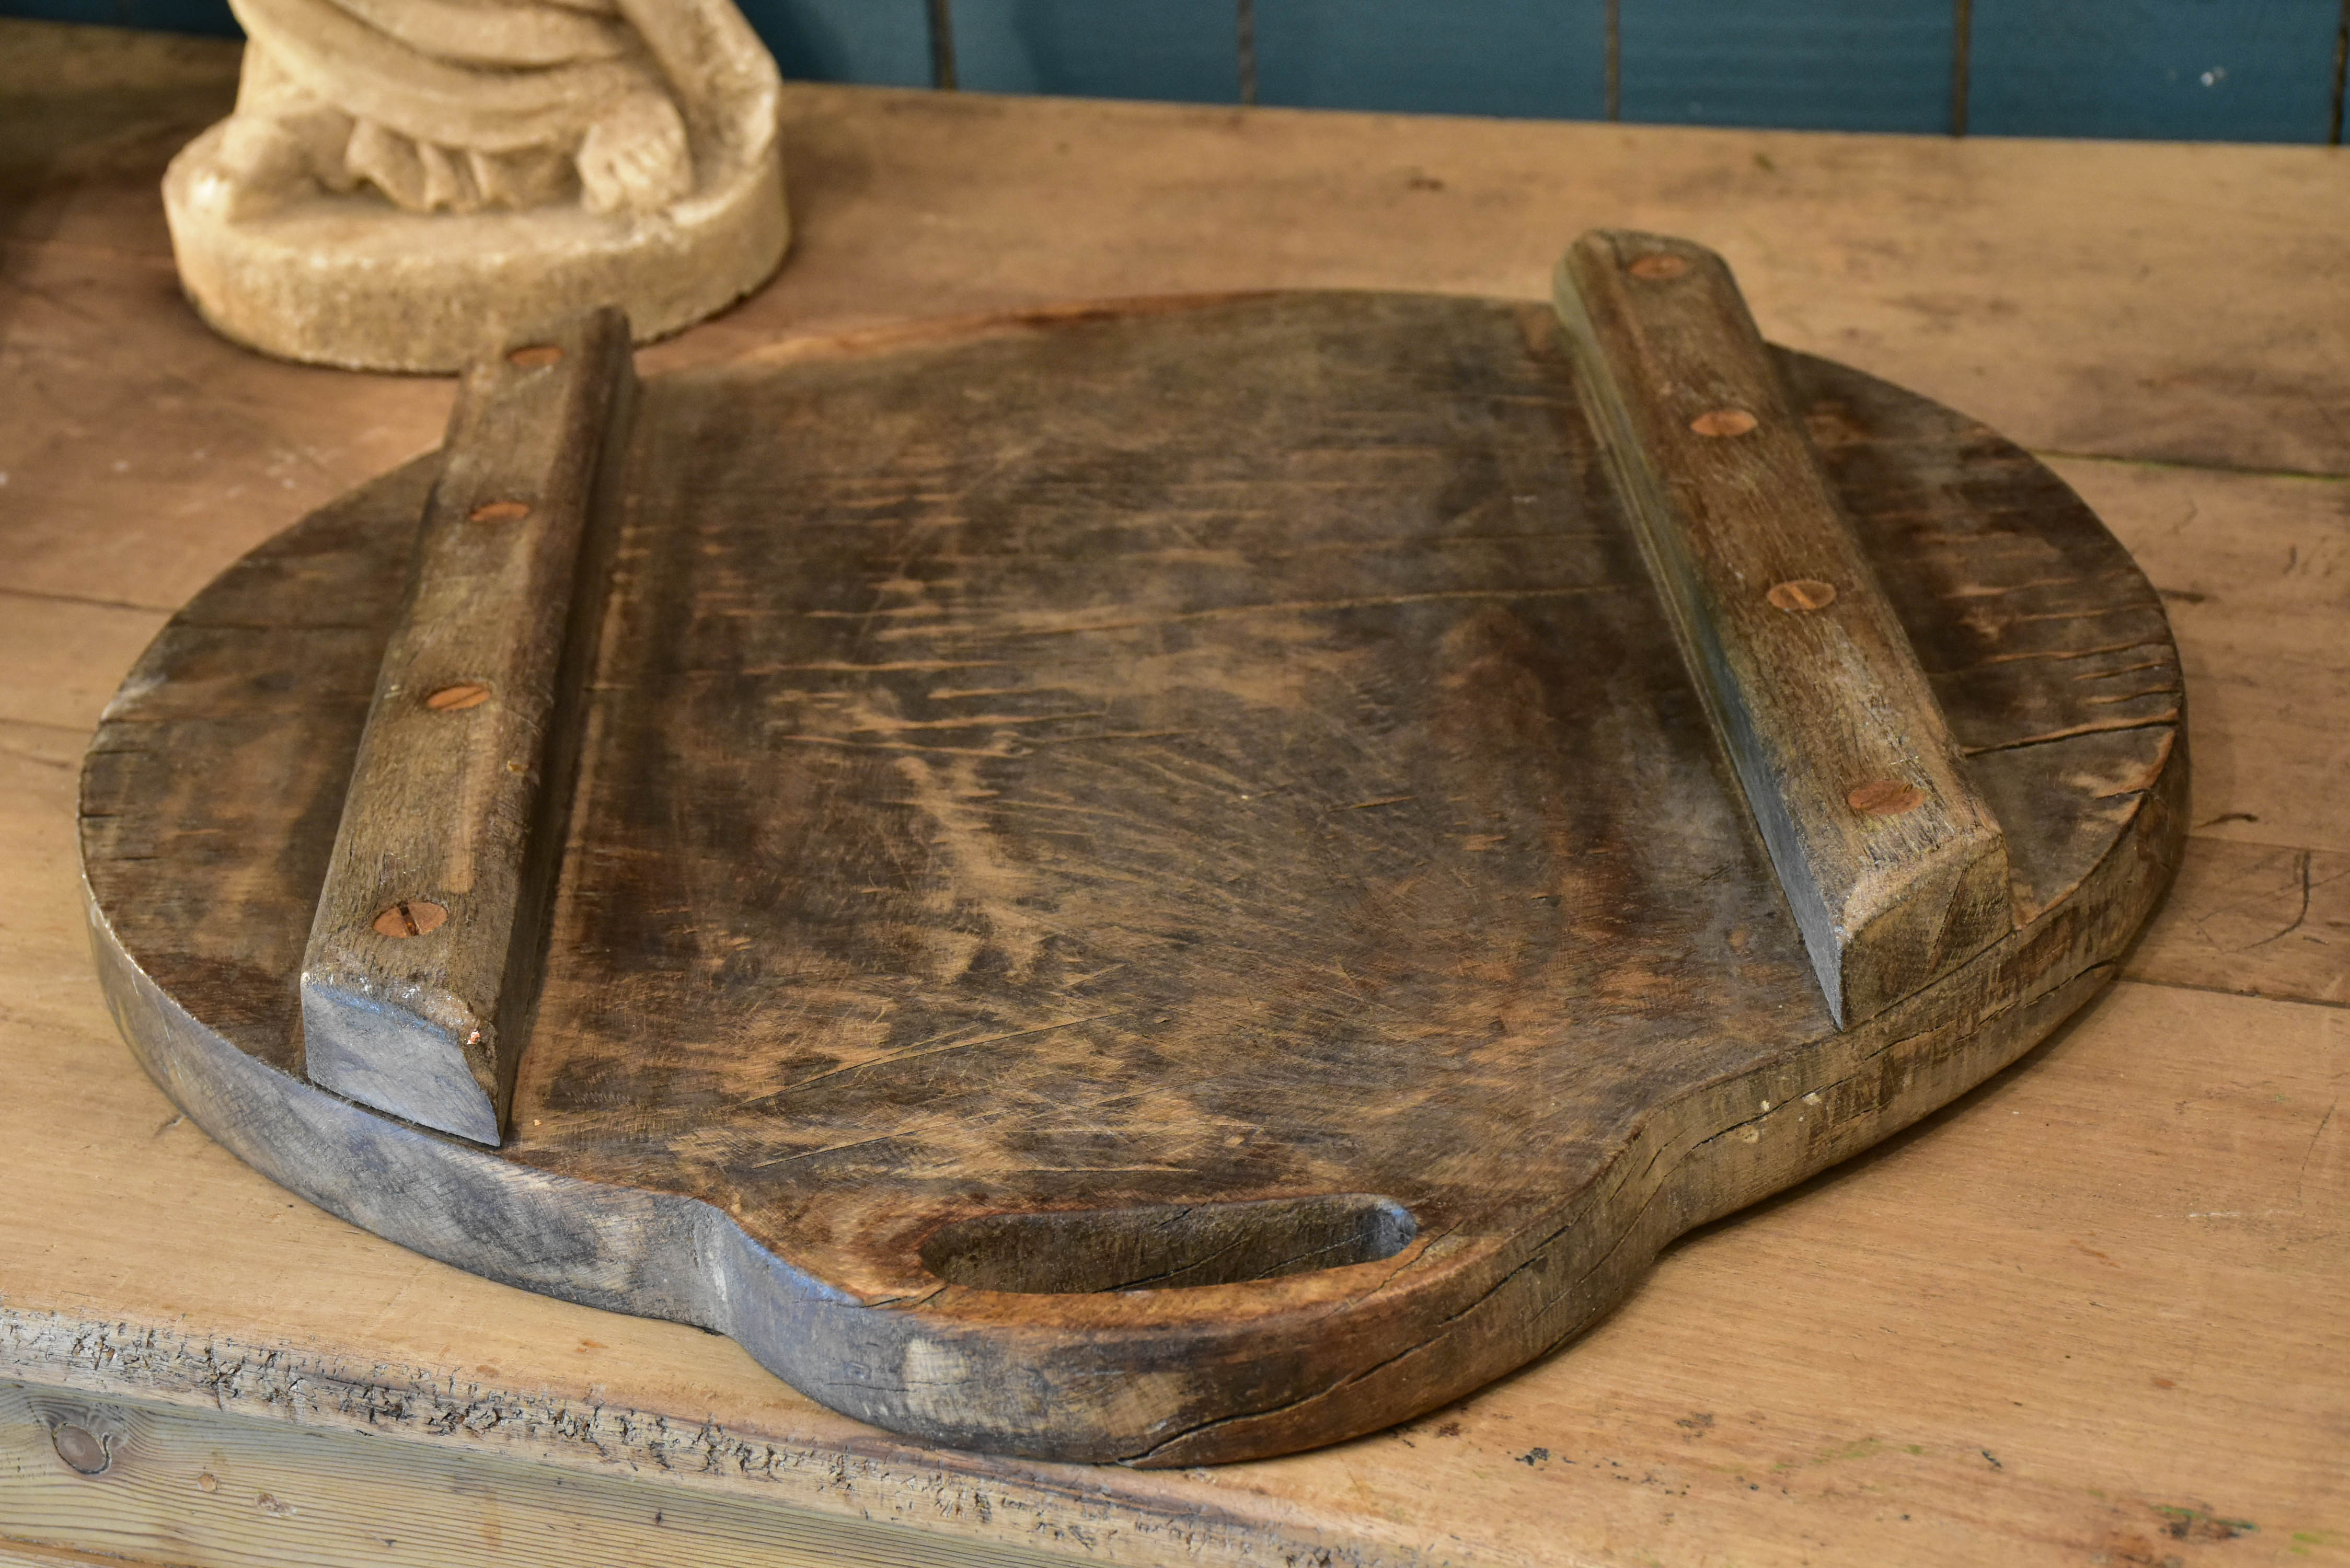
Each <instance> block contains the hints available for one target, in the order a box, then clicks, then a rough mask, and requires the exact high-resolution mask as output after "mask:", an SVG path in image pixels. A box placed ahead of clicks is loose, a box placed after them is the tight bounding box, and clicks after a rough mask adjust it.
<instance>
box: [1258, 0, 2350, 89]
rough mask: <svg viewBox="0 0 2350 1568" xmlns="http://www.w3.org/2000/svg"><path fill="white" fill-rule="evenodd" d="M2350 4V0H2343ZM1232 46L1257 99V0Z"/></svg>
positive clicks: (2344, 2)
mask: <svg viewBox="0 0 2350 1568" xmlns="http://www.w3.org/2000/svg"><path fill="white" fill-rule="evenodd" d="M2343 4H2345V5H2350V0H2343ZM1232 47H1233V53H1234V55H1235V57H1236V63H1237V64H1238V66H1239V68H1240V78H1241V101H1242V102H1243V103H1254V102H1255V101H1256V0H1232Z"/></svg>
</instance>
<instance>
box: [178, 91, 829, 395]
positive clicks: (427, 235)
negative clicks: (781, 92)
mask: <svg viewBox="0 0 2350 1568" xmlns="http://www.w3.org/2000/svg"><path fill="white" fill-rule="evenodd" d="M222 135H223V127H222V126H219V125H215V126H213V128H212V129H211V130H207V131H205V132H204V133H203V135H202V136H199V137H198V138H196V140H193V141H192V142H190V143H189V144H188V145H187V146H186V147H185V148H184V149H182V151H181V152H180V155H179V156H178V157H177V158H175V159H173V160H172V166H171V169H170V170H169V171H167V172H166V173H165V174H164V176H163V209H164V212H165V213H166V215H167V216H168V217H169V219H170V221H171V225H172V252H173V254H174V255H175V256H176V257H177V258H178V261H179V265H180V282H181V286H182V287H183V288H185V289H186V290H187V294H188V297H189V298H190V299H191V300H192V301H193V302H194V303H195V306H196V309H197V310H198V311H199V312H201V313H202V314H203V317H204V319H205V320H206V321H208V322H210V323H211V324H212V325H213V327H215V328H216V329H218V330H219V331H220V332H221V333H223V334H224V336H226V337H232V338H234V339H235V340H236V341H237V342H239V343H243V344H245V345H247V346H249V347H251V348H258V349H260V350H261V351H262V352H264V353H265V354H276V355H278V356H281V357H282V358H288V359H301V360H307V361H309V362H311V363H313V364H320V365H339V366H342V367H344V368H345V369H354V370H427V371H445V370H454V369H458V368H459V367H461V366H463V364H464V363H465V362H466V361H468V360H469V359H472V358H475V357H476V356H477V355H479V354H481V353H482V352H483V351H484V345H485V344H488V343H490V342H491V341H492V340H493V339H494V338H495V337H497V336H498V334H499V332H500V330H501V328H502V327H516V326H523V325H526V324H529V323H532V322H536V321H542V320H546V319H549V318H551V317H556V316H561V315H564V314H567V313H568V312H571V311H574V310H585V309H589V308H592V307H594V306H600V305H618V306H620V307H621V308H622V309H624V310H626V311H627V312H628V313H629V323H630V325H631V327H632V328H633V329H634V331H635V334H636V337H637V340H638V341H639V342H643V341H646V340H647V339H650V338H654V337H661V336H663V335H665V334H668V333H671V332H675V331H677V330H678V329H680V328H681V327H687V326H690V325H691V324H692V323H694V322H696V321H699V320H701V319H702V317H706V316H709V315H712V314H713V313H714V312H716V311H720V310H723V309H724V308H725V307H726V306H729V305H731V304H733V302H734V301H735V300H738V299H740V298H742V297H743V296H744V295H746V294H748V293H750V292H751V291H752V290H753V289H754V288H756V287H758V286H759V285H760V284H762V283H764V282H765V281H766V279H767V277H768V276H769V275H771V274H772V273H774V271H775V267H776V265H778V264H779V263H781V262H782V260H783V258H784V252H785V249H786V248H787V247H788V246H789V244H790V243H791V220H790V218H789V216H788V215H787V213H786V212H785V204H784V176H783V164H782V161H781V158H780V155H779V153H778V152H777V151H776V150H775V148H774V147H773V146H772V145H771V146H770V147H769V148H768V149H767V151H766V153H765V155H764V158H762V159H761V160H760V161H757V162H755V163H754V164H750V165H747V166H743V167H737V168H733V169H730V170H727V171H723V173H722V174H721V175H720V176H719V177H718V178H717V179H715V180H713V181H712V182H711V184H710V185H708V186H707V187H706V188H704V189H702V190H701V191H697V192H695V193H694V194H692V195H691V196H689V197H687V198H686V199H685V200H683V201H681V202H677V203H675V204H674V205H672V206H671V207H669V208H667V209H665V210H664V211H662V212H660V213H650V214H642V215H638V214H613V215H599V214H598V213H590V212H588V211H587V210H586V209H584V208H582V207H579V206H577V205H565V206H553V207H538V208H533V209H531V210H529V211H526V212H519V213H515V212H502V211H501V212H487V213H410V212H404V211H402V210H400V208H398V207H395V206H393V205H391V204H390V202H386V201H385V200H383V199H382V198H381V197H380V196H377V195H375V194H373V193H372V192H358V193H355V194H352V195H348V196H338V195H332V194H328V193H326V192H318V193H316V194H312V195H307V196H303V197H300V198H297V199H295V200H293V201H290V202H286V204H285V205H283V206H281V207H278V208H276V209H275V210H273V211H271V212H268V213H263V214H261V215H258V216H251V217H236V218H232V217H229V216H227V215H226V208H227V205H228V204H227V203H226V202H224V201H223V200H222V199H221V196H222V192H221V191H220V189H219V176H218V175H217V174H216V173H215V172H213V171H214V170H215V169H216V168H217V166H218V165H217V158H216V150H217V148H218V146H219V144H220V140H221V138H222Z"/></svg>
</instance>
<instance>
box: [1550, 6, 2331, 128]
mask: <svg viewBox="0 0 2350 1568" xmlns="http://www.w3.org/2000/svg"><path fill="white" fill-rule="evenodd" d="M2343 4H2344V5H2350V0H2343ZM1585 79H1586V80H1588V79H1589V78H1585ZM1607 118H1608V119H1623V118H1624V0H1607Z"/></svg>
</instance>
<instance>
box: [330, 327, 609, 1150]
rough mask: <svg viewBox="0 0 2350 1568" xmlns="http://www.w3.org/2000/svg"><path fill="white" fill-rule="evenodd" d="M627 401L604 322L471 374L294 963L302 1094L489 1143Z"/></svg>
mask: <svg viewBox="0 0 2350 1568" xmlns="http://www.w3.org/2000/svg"><path fill="white" fill-rule="evenodd" d="M632 386H633V381H632V379H631V372H630V365H629V324H628V318H627V317H625V316H623V315H621V314H620V313H619V311H617V310H609V309H607V310H599V311H595V312H591V313H588V314H585V315H581V316H576V317H570V318H568V319H567V320H566V321H565V322H563V323H562V324H560V325H559V326H557V327H554V328H553V329H551V330H548V331H545V332H539V333H534V334H530V335H528V336H525V337H518V338H516V339H515V341H513V342H510V343H508V344H506V345H505V346H504V348H501V350H500V351H499V352H497V353H496V354H494V355H493V356H491V357H489V358H485V359H484V360H482V361H481V362H479V363H477V364H476V365H474V366H473V368H472V369H470V370H468V371H467V373H466V375H465V378H464V379H463V384H462V386H461V388H460V389H459V393H458V397H457V404H456V410H455V411H454V413H453V414H452V416H451V420H450V424H449V436H448V441H447V442H446V444H445V446H444V447H443V449H442V450H443V452H444V454H445V456H444V460H443V467H442V473H441V478H440V481H439V483H438V484H437V485H436V486H435V487H434V489H433V491H432V498H431V500H430V501H429V502H428V503H427V504H426V507H425V514H424V518H423V524H422V529H421V533H420V535H419V536H418V543H417V553H416V559H415V566H414V576H413V580H412V582H411V587H410V593H409V599H408V603H407V606H406V607H405V608H404V610H403V611H402V613H401V615H400V620H399V623H398V624H397V625H396V626H395V627H394V628H393V630H392V634H391V637H390V641H389V643H388V644H387V645H386V647H385V649H384V657H383V665H382V669H381V670H380V674H379V676H378V679H377V684H376V692H375V701H374V706H373V707H372V708H371V709H370V710H369V714H368V722H367V729H366V732H365V733H364V735H363V736H362V738H361V740H360V742H359V756H358V760H357V763H356V764H355V766H354V768H353V770H352V774H351V781H350V784H349V786H348V791H347V793H346V794H345V796H344V800H343V816H342V826H341V828H340V830H339V831H338V834H337V835H336V838H335V850H334V857H333V859H332V860H331V862H330V863H329V866H328V873H327V880H326V885H325V887H324V888H323V889H322V890H321V891H320V893H319V896H318V908H317V919H316V921H315V923H314V924H313V926H312V928H311V931H310V940H309V945H308V948H307V950H306V951H305V953H304V955H303V961H302V1027H303V1035H304V1070H305V1072H306V1073H307V1075H308V1076H309V1078H310V1081H311V1082H313V1083H315V1084H317V1085H319V1086H320V1087H322V1088H326V1089H329V1090H332V1091H333V1092H335V1093H337V1094H339V1095H344V1096H348V1097H349V1098H351V1099H354V1100H358V1101H360V1102H361V1103H363V1104H366V1105H369V1106H375V1107H376V1108H378V1109H380V1110H384V1111H389V1112H390V1113H392V1114H393V1115H395V1116H402V1117H405V1118H406V1119H408V1120H410V1121H412V1122H418V1123H421V1124H422V1125H423V1126H426V1127H435V1128H438V1129H440V1130H442V1131H443V1132H450V1133H455V1134H457V1135H459V1136H461V1137H468V1138H472V1139H474V1140H475V1141H477V1142H481V1143H487V1144H495V1143H496V1142H498V1141H499V1137H500V1131H501V1128H502V1127H503V1125H504V1119H505V1115H506V1108H507V1104H508V1101H509V1099H510V1097H511V1095H512V1093H513V1087H514V1077H515V1064H516V1062H517V1060H518V1059H519V1056H520V1053H521V1049H522V1044H523V1036H524V1034H525V1032H526V1025H527V1022H528V1018H529V1015H530V1012H531V1007H532V1003H533V1002H534V1000H535V997H536V991H537V986H538V979H539V968H540V964H541V962H542V960H543V953H542V948H543V946H544V943H545V940H546V906H547V902H548V900H549V899H550V898H552V896H553V887H554V880H555V873H556V862H557V860H558V858H559V856H560V852H561V848H562V843H561V840H562V826H563V818H564V817H565V815H567V797H568V793H569V784H570V779H571V775H572V773H573V771H574V761H575V757H576V740H575V734H576V730H577V714H576V711H575V709H576V707H577V696H578V693H579V691H580V689H581V687H582V685H583V679H582V670H583V668H584V664H585V661H586V660H587V658H588V657H589V656H590V654H591V653H592V649H591V648H590V646H589V644H590V643H591V642H592V640H593V633H594V613H593V612H594V608H595V607H596V605H597V604H598V602H599V601H600V597H601V596H600V585H599V583H598V582H596V581H591V580H588V579H592V578H595V577H597V576H598V574H599V571H600V562H601V559H602V556H601V552H600V551H599V550H598V547H597V542H598V535H600V533H602V532H604V530H601V529H599V527H598V523H597V520H596V514H597V511H598V483H597V475H598V470H599V468H601V467H602V466H603V465H604V463H605V461H606V459H607V456H608V453H609V452H613V451H616V450H617V449H618V447H619V443H620V433H619V432H620V431H622V430H623V429H624V428H625V424H626V420H627V415H628V404H629V395H630V391H631V389H632Z"/></svg>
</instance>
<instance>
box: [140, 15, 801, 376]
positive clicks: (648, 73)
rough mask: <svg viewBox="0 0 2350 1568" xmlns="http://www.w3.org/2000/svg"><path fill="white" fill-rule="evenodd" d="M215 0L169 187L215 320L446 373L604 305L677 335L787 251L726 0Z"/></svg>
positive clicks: (759, 75)
mask: <svg viewBox="0 0 2350 1568" xmlns="http://www.w3.org/2000/svg"><path fill="white" fill-rule="evenodd" d="M232 4H233V5H234V9H235V11H236V15H237V18H238V20H239V21H240V22H241V23H243V25H244V29H245V33H246V36H247V39H248V42H247V43H246V46H245V56H244V76H243V79H242V81H241V83H240V85H239V89H238V93H237V104H236V111H235V113H234V114H233V115H231V116H230V117H229V118H228V119H225V120H224V121H222V122H221V123H220V124H219V125H216V126H214V127H213V128H212V129H211V130H208V131H206V132H205V133H204V134H203V136H202V137H199V138H198V139H197V140H195V141H193V142H192V143H190V144H189V146H188V147H187V148H186V149H185V150H184V151H182V153H181V154H180V156H179V158H178V159H177V160H175V161H173V163H172V169H171V171H170V173H169V174H168V175H167V176H166V177H165V180H164V197H165V204H166V207H167V209H168V211H169V213H170V217H171V221H172V243H173V247H174V250H175V251H176V253H177V254H178V257H179V262H180V271H181V277H182V282H183V284H184V285H185V286H186V288H187V290H188V293H189V296H190V297H191V298H192V299H193V300H194V302H195V304H196V306H197V308H198V309H199V310H201V311H202V312H203V314H204V316H205V317H206V319H208V320H209V321H211V322H212V323H213V326H215V327H218V328H220V329H221V330H222V331H223V332H224V333H226V334H227V335H228V336H230V337H234V338H237V339H239V340H240V341H243V342H245V343H249V344H251V345H253V346H254V347H255V348H263V349H265V350H267V351H269V352H272V353H277V354H283V355H286V356H287V357H289V358H301V359H313V360H322V361H325V362H328V363H331V364H341V365H349V366H355V367H366V368H374V369H453V368H454V367H455V366H457V365H459V364H461V363H463V362H464V361H465V360H466V359H467V358H471V357H472V356H473V354H475V353H476V352H478V350H479V348H480V346H481V343H482V341H483V340H484V337H486V336H488V335H490V334H492V333H494V331H495V330H496V329H497V327H499V326H500V325H501V324H504V323H507V322H512V321H515V320H521V319H533V318H543V317H550V316H553V315H556V314H560V313H562V312H564V311H567V310H572V309H577V308H581V307H585V306H594V305H598V304H617V305H619V306H622V307H623V308H625V309H626V310H627V311H628V312H629V318H630V320H631V321H632V322H633V323H634V325H635V328H636V332H637V335H638V336H639V337H655V336H659V335H660V334H661V333H664V332H669V331H674V330H676V329H677V328H678V327H682V326H684V325H686V324H687V323H689V322H691V321H693V320H697V319H699V318H700V317H703V316H706V315H708V314H710V313H711V312H712V311H713V310H717V309H720V308H723V306H726V305H727V304H729V303H731V302H732V301H733V300H734V299H736V298H738V297H740V296H742V295H743V294H744V293H746V292H748V291H749V290H750V289H751V288H753V287H755V286H757V285H758V284H759V283H760V282H761V281H762V280H763V279H764V278H765V277H766V275H768V274H769V273H770V272H772V271H773V270H774V268H775V265H776V263H777V262H779V261H780V260H781V259H782V256H783V253H784V249H785V244H786V243H787V242H788V238H789V225H788V221H787V219H786V217H785V208H784V198H783V176H782V166H781V161H780V158H779V156H778V153H777V150H776V146H775V111H776V99H777V94H778V91H779V88H780V82H779V79H778V78H777V75H776V71H775V62H774V61H773V60H772V59H770V58H769V57H768V56H767V54H766V52H765V50H764V48H762V47H761V46H760V44H759V42H758V39H757V37H756V36H754V34H753V33H752V32H751V30H750V27H749V26H748V25H747V24H746V23H744V21H743V17H742V16H741V15H740V13H738V12H737V11H736V10H735V9H734V7H733V4H732V3H731V0H232Z"/></svg>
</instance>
